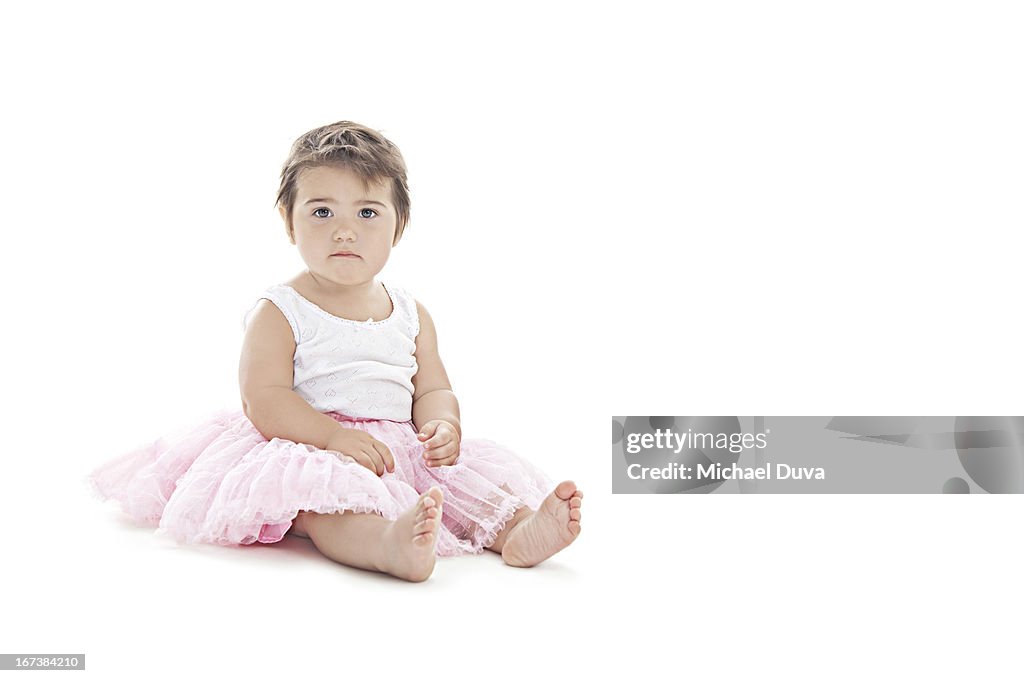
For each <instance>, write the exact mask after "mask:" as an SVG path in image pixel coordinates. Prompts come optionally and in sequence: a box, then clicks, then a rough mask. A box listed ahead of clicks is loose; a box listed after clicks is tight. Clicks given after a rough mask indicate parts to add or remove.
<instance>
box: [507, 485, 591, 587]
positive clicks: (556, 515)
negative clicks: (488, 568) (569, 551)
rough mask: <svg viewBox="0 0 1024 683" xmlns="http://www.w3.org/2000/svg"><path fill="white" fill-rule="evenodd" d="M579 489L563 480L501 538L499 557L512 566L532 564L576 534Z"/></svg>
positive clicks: (568, 542)
mask: <svg viewBox="0 0 1024 683" xmlns="http://www.w3.org/2000/svg"><path fill="white" fill-rule="evenodd" d="M582 504H583V492H582V491H578V490H576V484H574V483H573V482H571V481H563V482H562V483H561V484H559V485H558V486H556V487H555V490H554V491H552V492H551V494H550V495H549V496H548V497H547V498H545V499H544V502H542V503H541V504H540V508H538V509H537V511H536V512H534V513H533V514H532V515H530V516H529V517H527V518H525V519H524V520H523V521H521V522H519V523H518V524H516V526H515V527H514V528H513V529H512V531H510V532H509V534H508V538H506V539H505V545H504V547H502V549H501V559H503V560H505V564H508V565H511V566H513V567H532V566H533V565H535V564H538V563H540V562H543V561H544V560H546V559H548V558H549V557H551V556H552V555H554V554H555V553H557V552H558V551H559V550H561V549H562V548H564V547H566V546H567V545H569V544H570V543H572V542H573V541H575V540H576V537H577V536H579V534H580V516H581V513H580V506H581V505H582Z"/></svg>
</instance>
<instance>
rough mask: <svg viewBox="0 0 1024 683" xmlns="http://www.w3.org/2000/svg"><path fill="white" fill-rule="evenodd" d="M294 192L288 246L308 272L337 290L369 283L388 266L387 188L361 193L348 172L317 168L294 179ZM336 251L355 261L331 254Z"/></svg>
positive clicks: (390, 222)
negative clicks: (294, 248)
mask: <svg viewBox="0 0 1024 683" xmlns="http://www.w3.org/2000/svg"><path fill="white" fill-rule="evenodd" d="M297 190H298V191H297V192H296V194H295V206H294V208H293V209H292V225H293V226H294V228H295V237H294V244H295V245H296V246H297V247H298V248H299V254H300V255H301V256H302V260H303V261H305V262H306V265H307V266H308V267H309V270H310V272H311V273H314V274H316V275H318V276H320V277H322V278H325V279H327V280H329V281H332V282H336V283H338V284H342V285H358V284H364V283H366V282H371V281H372V280H373V277H374V275H376V274H377V273H379V272H380V271H381V269H382V268H384V264H385V263H387V261H388V256H389V255H390V254H391V246H392V243H393V242H394V238H395V230H396V228H397V214H396V213H395V207H394V205H393V204H392V201H391V191H390V187H389V185H388V184H387V183H386V182H385V183H381V184H378V185H371V186H370V189H369V190H364V189H363V182H362V180H361V179H360V178H359V176H357V175H356V174H355V173H353V172H352V171H350V170H348V169H340V168H333V167H330V166H319V167H317V168H311V169H306V170H305V171H303V172H302V173H301V174H300V175H299V178H298V188H297ZM281 215H282V218H283V217H285V215H284V211H283V209H282V212H281ZM339 251H350V252H354V253H355V254H357V256H356V257H348V256H334V255H333V254H336V253H337V252H339Z"/></svg>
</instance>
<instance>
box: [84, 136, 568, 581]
mask: <svg viewBox="0 0 1024 683" xmlns="http://www.w3.org/2000/svg"><path fill="white" fill-rule="evenodd" d="M277 200H278V209H279V210H280V213H281V217H282V219H283V220H284V225H285V229H286V232H287V235H288V239H289V241H290V242H291V243H292V244H294V245H295V246H296V247H297V248H298V250H299V254H300V256H301V257H302V260H303V261H304V262H305V264H306V270H304V271H303V272H301V273H299V274H298V275H296V276H295V277H293V278H292V279H290V280H288V281H287V282H284V283H282V284H278V285H275V286H272V287H270V288H268V289H267V290H266V291H265V292H263V294H262V295H261V297H260V298H259V300H258V303H257V304H256V305H255V307H253V308H252V309H251V310H250V311H249V312H248V313H247V314H246V316H245V320H244V322H243V326H244V328H245V338H244V341H243V344H242V352H241V363H240V368H239V384H240V389H241V397H242V409H241V410H236V411H222V412H219V413H217V414H215V415H212V416H211V417H210V418H208V419H207V420H205V421H203V422H202V423H201V424H200V425H197V426H194V427H190V428H189V429H187V430H182V431H180V432H178V433H176V434H172V435H167V436H164V437H162V438H160V439H158V440H157V441H155V442H153V443H152V444H148V445H146V446H144V447H141V448H138V449H135V450H133V451H131V452H129V453H125V454H123V455H121V456H119V457H118V458H115V459H113V460H111V461H109V462H107V463H106V464H104V465H102V466H101V467H99V468H97V469H96V470H94V471H93V472H92V473H91V474H90V477H89V480H90V482H91V483H92V485H93V486H94V489H95V491H96V492H98V493H99V494H100V496H101V497H102V498H104V499H106V498H114V499H116V500H118V501H120V502H121V504H122V506H123V508H124V509H125V511H126V512H127V513H128V514H129V515H131V516H132V518H133V519H134V520H135V521H136V523H139V524H147V525H151V526H159V528H160V529H161V530H162V531H163V532H165V533H169V534H171V535H172V536H174V537H175V538H177V539H179V540H181V541H184V542H190V543H197V542H198V543H218V544H251V543H256V542H260V543H274V542H277V541H280V540H281V539H282V538H283V537H284V536H285V535H286V534H292V535H294V536H298V537H302V538H308V539H310V541H311V542H312V543H313V545H314V546H315V547H316V548H317V549H318V550H319V551H320V552H321V553H323V554H324V555H325V556H327V557H328V558H330V559H332V560H334V561H336V562H340V563H342V564H346V565H349V566H352V567H358V568H362V569H369V570H374V571H379V572H385V573H388V574H392V575H394V576H396V577H399V578H402V579H406V580H408V581H423V580H425V579H427V578H428V577H429V576H430V574H431V573H432V572H433V569H434V564H435V559H436V557H437V556H438V555H440V556H454V555H461V554H476V553H481V552H483V550H484V549H487V550H491V551H493V552H496V553H500V554H501V557H502V559H503V560H504V561H505V563H506V564H509V565H511V566H514V567H531V566H534V565H536V564H538V563H539V562H542V561H544V560H545V559H547V558H549V557H551V556H552V555H554V554H555V553H557V552H558V551H560V550H562V549H563V548H565V547H566V546H568V545H569V544H570V543H572V542H573V541H574V540H575V539H576V537H577V536H578V535H579V533H580V519H581V510H580V506H581V502H582V499H583V493H582V491H580V490H578V489H577V488H576V486H575V484H574V483H573V482H572V481H563V482H561V483H560V484H558V485H557V486H555V485H554V484H553V482H552V480H551V479H549V478H548V476H547V475H545V474H544V473H543V472H542V471H541V470H540V469H539V468H538V467H536V466H535V465H533V464H531V463H530V462H528V461H526V460H525V459H523V458H522V457H520V456H518V455H517V454H515V453H513V452H512V451H510V450H509V449H508V448H505V447H504V446H501V445H500V444H498V443H495V442H493V441H490V440H487V439H474V438H467V439H463V436H462V425H461V422H460V419H459V404H458V401H457V400H456V398H455V394H454V393H453V392H452V388H451V384H450V383H449V380H448V376H447V374H446V372H445V369H444V365H443V363H442V362H441V357H440V355H439V354H438V347H437V333H436V330H435V327H434V321H433V320H432V319H431V317H430V314H429V313H428V312H427V309H426V308H425V307H424V306H423V304H422V303H420V302H419V301H417V300H415V299H413V298H412V296H410V295H409V294H408V293H407V292H406V291H405V289H404V288H402V287H399V286H397V285H396V284H394V283H393V282H391V281H390V280H389V281H388V282H387V283H384V282H381V281H378V280H375V279H374V277H375V276H376V275H377V274H378V273H380V271H381V270H382V269H383V268H384V265H385V264H386V263H387V261H388V257H389V255H390V253H391V249H392V248H393V247H395V246H396V245H397V244H398V242H399V240H400V239H401V237H402V234H403V232H404V230H405V228H406V225H407V224H408V221H409V208H410V202H409V191H408V184H407V180H406V167H405V162H404V160H403V158H402V155H401V153H400V152H399V150H398V148H397V147H396V146H395V145H394V144H393V143H392V142H391V141H389V140H388V139H386V138H385V137H384V136H382V135H381V134H380V133H379V132H377V131H374V130H372V129H370V128H367V127H365V126H361V125H359V124H355V123H352V122H350V121H340V122H338V123H333V124H330V125H327V126H323V127H320V128H317V129H315V130H312V131H310V132H308V133H306V134H305V135H302V136H301V137H300V138H299V139H298V140H296V142H295V144H294V145H293V146H292V150H291V153H290V155H289V156H288V159H287V161H286V162H285V164H284V168H283V170H282V173H281V186H280V190H279V192H278V197H277Z"/></svg>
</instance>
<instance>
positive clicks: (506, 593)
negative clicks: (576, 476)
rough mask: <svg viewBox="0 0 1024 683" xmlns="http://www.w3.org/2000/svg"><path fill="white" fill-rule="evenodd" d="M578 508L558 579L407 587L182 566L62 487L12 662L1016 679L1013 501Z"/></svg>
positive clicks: (595, 502)
mask: <svg viewBox="0 0 1024 683" xmlns="http://www.w3.org/2000/svg"><path fill="white" fill-rule="evenodd" d="M4 483H5V484H6V485H7V486H5V491H6V493H7V494H8V495H10V496H13V498H8V502H14V501H17V500H19V496H20V497H22V498H21V499H27V497H28V495H29V494H28V493H26V492H28V491H29V489H28V488H27V487H21V488H20V489H19V488H18V487H12V486H9V484H11V481H10V480H7V481H5V482H4ZM588 493H589V495H587V497H586V501H585V502H586V503H587V507H586V517H585V520H586V523H585V525H584V533H583V534H582V535H581V536H580V538H579V539H578V541H577V543H576V544H574V545H573V546H572V547H570V548H569V549H567V550H566V551H565V552H564V553H562V554H561V555H559V556H557V557H555V558H553V559H552V560H550V561H549V562H547V563H545V564H543V565H540V566H538V567H535V568H532V569H527V570H524V569H513V568H509V567H506V566H505V565H504V564H503V563H502V562H501V559H500V558H499V557H498V556H497V555H494V554H492V553H487V554H485V555H483V556H470V557H460V558H441V559H439V561H438V564H437V567H436V569H435V572H434V574H433V576H432V577H431V578H430V579H429V580H428V581H426V582H424V583H420V584H412V583H407V582H403V581H399V580H396V579H393V578H390V577H387V576H384V575H380V574H375V573H372V572H364V571H360V570H355V569H350V568H347V567H343V566H340V565H337V564H334V563H332V562H330V561H329V560H327V559H326V558H324V557H322V556H321V555H319V553H317V552H316V550H315V549H314V548H313V547H312V545H311V544H309V543H308V542H307V541H305V540H303V539H297V538H291V537H289V538H286V539H285V540H284V541H282V542H281V543H279V544H275V545H270V546H250V547H240V548H221V547H214V546H180V545H177V544H176V543H174V542H173V541H172V540H170V539H167V538H166V537H161V536H157V535H155V534H154V533H153V531H152V530H149V529H141V528H135V527H133V526H132V525H131V524H130V522H128V521H126V518H124V517H123V516H122V515H121V513H120V511H119V510H118V509H117V508H116V504H115V503H113V502H108V503H106V504H103V503H98V502H97V501H95V500H94V499H92V498H91V497H90V496H89V494H88V492H85V491H83V492H82V493H81V494H80V496H78V497H76V496H75V495H74V493H73V492H72V491H71V490H64V489H63V488H61V487H58V489H56V490H55V491H54V495H55V496H57V499H58V500H63V501H65V502H64V504H63V505H62V506H61V507H62V509H61V510H57V509H52V510H47V509H46V508H41V509H39V510H38V511H37V513H36V515H35V516H34V517H31V518H30V517H26V518H24V519H23V520H21V521H22V522H23V523H20V524H12V525H10V526H9V528H8V530H7V534H6V538H5V542H6V543H5V546H6V549H5V557H6V559H5V571H4V574H5V579H6V580H5V584H6V586H7V587H8V591H7V595H6V597H5V600H4V603H5V606H4V614H5V618H4V620H3V625H2V626H0V629H2V631H0V632H2V643H3V645H2V649H3V650H4V651H6V652H39V651H40V649H42V650H44V651H48V652H69V653H71V652H84V653H86V655H87V669H86V673H85V674H84V675H85V676H86V677H87V680H97V681H120V680H138V679H139V677H140V676H141V677H146V678H147V679H148V678H150V677H154V678H156V679H157V680H170V679H180V678H187V677H190V676H202V677H203V678H212V677H213V676H220V675H222V676H225V677H231V678H232V679H235V678H237V677H239V676H253V677H258V678H259V679H260V680H264V679H267V680H269V679H271V678H276V679H278V680H297V679H298V678H297V677H298V676H304V675H308V676H316V677H317V678H316V679H309V680H320V679H323V678H324V677H328V676H329V677H337V678H341V677H355V676H361V677H365V676H371V677H374V678H372V679H371V680H392V679H395V678H398V677H401V678H402V679H405V678H407V677H409V676H419V675H422V676H423V677H424V678H423V680H441V679H444V680H456V681H461V680H467V681H469V680H473V681H477V680H513V679H515V680H522V679H527V680H552V679H558V678H562V677H566V676H580V677H582V678H584V679H588V680H589V679H593V678H594V677H597V676H601V677H602V679H603V678H605V677H606V676H613V677H627V676H628V677H638V678H646V677H648V676H651V677H656V680H661V679H663V678H666V677H669V676H671V677H672V678H700V679H701V680H706V679H710V680H740V679H743V678H747V677H761V676H765V675H769V674H772V675H773V676H774V674H775V673H778V674H785V675H786V676H787V678H788V679H790V680H822V678H823V677H826V678H828V679H830V680H863V679H864V678H865V677H873V676H874V675H875V674H877V673H879V672H882V673H884V674H886V675H885V676H882V677H881V679H882V680H886V679H888V678H891V677H893V676H910V675H912V674H914V675H920V677H921V679H922V680H923V679H925V678H930V675H929V674H930V673H931V674H935V675H940V674H941V676H940V677H941V678H945V677H946V676H950V677H953V676H954V674H955V675H959V676H962V677H966V676H967V675H968V674H969V673H972V672H973V673H974V674H975V675H982V676H983V677H985V676H988V678H987V679H991V680H996V679H998V674H1000V673H1002V672H1006V671H1007V670H1008V669H1006V668H1005V667H1006V666H1008V665H1009V664H1010V663H1012V661H1013V660H1012V658H1013V657H1014V656H1015V655H1013V654H1012V653H1013V652H1016V645H1017V642H1016V641H1017V637H1016V635H1015V634H1017V633H1019V629H1017V628H1016V626H1017V624H1016V621H1015V620H1016V617H1012V615H1019V614H1020V611H1021V607H1022V606H1024V589H1022V588H1021V584H1020V582H1019V580H1016V578H1015V577H1018V578H1019V576H1020V573H1021V570H1022V569H1024V566H1022V562H1021V559H1020V553H1019V552H1018V550H1017V547H1018V543H1017V538H1018V534H1017V533H1016V530H1017V529H1018V523H1017V520H1019V518H1020V514H1019V506H1020V503H1019V502H1018V501H1019V499H1020V497H1018V496H985V497H982V496H979V497H977V498H975V497H970V498H967V497H958V496H930V497H914V498H910V497H904V496H888V497H886V496H785V495H777V496H725V495H723V496H614V497H613V496H611V495H610V494H603V493H602V492H601V491H600V490H596V488H595V487H591V491H589V492H588ZM968 500H970V501H971V503H972V506H971V507H968V508H964V506H965V504H966V501H968ZM954 501H963V502H954ZM911 504H913V505H914V506H915V507H916V508H917V510H916V512H915V513H913V514H908V511H907V509H906V508H907V506H908V505H911ZM957 506H959V507H960V509H957ZM1008 617H1012V618H1010V620H1009V621H1007V618H1008ZM983 653H984V656H981V655H982V654H983ZM44 675H52V674H44ZM62 675H63V674H62ZM364 680H365V678H364Z"/></svg>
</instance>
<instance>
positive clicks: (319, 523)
mask: <svg viewBox="0 0 1024 683" xmlns="http://www.w3.org/2000/svg"><path fill="white" fill-rule="evenodd" d="M441 503H442V495H441V490H440V489H439V488H437V487H436V486H435V487H433V488H431V489H430V490H429V491H427V492H426V493H424V494H423V495H421V496H420V497H419V500H417V501H416V504H415V505H413V506H412V507H411V508H409V509H408V510H406V511H405V512H404V513H402V515H400V516H399V517H398V519H396V520H395V521H393V522H392V521H390V520H387V519H384V517H382V516H380V515H378V514H375V513H355V512H350V511H345V512H336V513H333V514H318V513H315V512H310V511H306V510H304V511H302V512H300V513H299V514H298V516H297V517H296V518H295V521H294V523H293V525H292V527H293V529H292V530H293V532H294V533H295V535H296V536H304V537H307V538H309V539H310V540H312V541H313V545H315V546H316V548H317V550H319V551H320V552H321V553H323V554H324V555H325V556H327V557H329V558H330V559H332V560H334V561H335V562H339V563H341V564H344V565H348V566H350V567H357V568H359V569H369V570H371V571H377V572H384V573H386V574H391V575H392V576H397V577H398V578H401V579H405V580H407V581H425V580H426V579H427V577H429V576H430V574H431V572H433V571H434V561H435V559H436V548H437V537H438V527H439V526H440V524H441Z"/></svg>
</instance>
